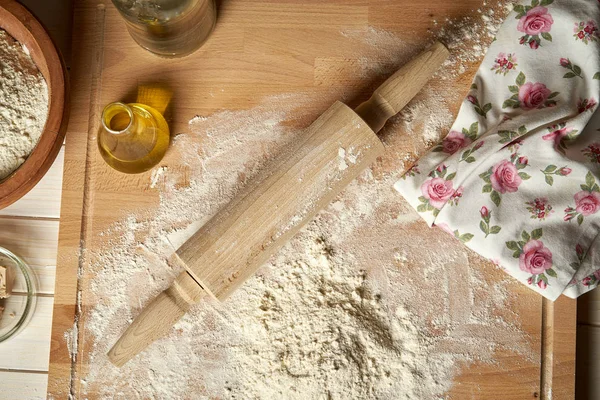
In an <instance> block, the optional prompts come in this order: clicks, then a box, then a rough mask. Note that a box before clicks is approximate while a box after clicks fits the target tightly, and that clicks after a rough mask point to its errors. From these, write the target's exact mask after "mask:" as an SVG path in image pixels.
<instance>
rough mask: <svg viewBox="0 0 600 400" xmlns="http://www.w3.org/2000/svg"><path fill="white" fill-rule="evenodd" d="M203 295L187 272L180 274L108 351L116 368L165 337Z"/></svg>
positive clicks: (204, 294) (203, 292) (204, 293)
mask: <svg viewBox="0 0 600 400" xmlns="http://www.w3.org/2000/svg"><path fill="white" fill-rule="evenodd" d="M206 295H207V293H206V292H205V291H204V290H202V288H200V286H199V285H198V284H197V283H196V281H194V279H193V278H192V277H191V276H190V275H189V274H188V273H187V272H182V273H181V274H180V275H179V276H178V277H177V279H176V280H175V281H174V282H173V284H172V285H171V286H169V288H168V289H166V290H165V291H163V292H161V293H160V294H159V295H158V296H157V297H156V298H155V299H154V300H152V302H151V303H150V304H148V305H147V306H146V307H144V309H143V310H142V312H141V313H140V314H139V315H138V316H137V317H136V318H135V320H134V321H133V323H132V324H131V325H130V326H129V327H128V328H127V330H126V331H125V333H124V334H123V335H122V336H121V337H120V338H119V340H118V341H117V343H115V345H114V346H113V347H112V349H110V351H109V352H108V358H109V359H110V361H111V362H112V363H113V364H114V365H116V366H117V367H121V366H123V365H124V364H125V363H126V362H127V361H128V360H129V359H130V358H131V356H132V354H137V353H139V352H140V351H142V350H144V349H145V348H146V347H147V346H148V345H149V344H150V343H152V342H153V341H155V340H156V339H158V338H160V337H162V336H165V335H166V334H167V333H168V332H169V331H170V330H171V328H172V327H173V325H174V324H175V323H176V322H177V321H179V319H181V317H183V316H184V315H185V313H186V312H187V311H188V310H189V309H190V307H191V306H192V305H194V304H196V303H198V302H199V301H200V300H202V298H204V296H206Z"/></svg>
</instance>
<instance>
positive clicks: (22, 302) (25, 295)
mask: <svg viewBox="0 0 600 400" xmlns="http://www.w3.org/2000/svg"><path fill="white" fill-rule="evenodd" d="M0 265H2V266H4V267H6V268H8V269H11V272H12V276H13V277H14V284H13V290H12V292H13V293H12V295H11V296H10V297H8V298H6V299H0V306H3V307H4V312H3V314H2V316H1V317H0V343H1V342H4V341H5V340H8V339H9V338H11V337H13V336H15V335H16V334H17V333H19V332H21V331H22V330H23V328H25V327H26V326H27V324H28V323H29V321H30V320H31V317H32V316H33V313H34V311H35V306H36V302H37V296H36V292H37V280H36V277H35V275H34V273H33V271H32V270H31V268H30V267H29V265H27V263H26V262H25V261H24V260H23V259H22V258H21V257H19V256H17V255H16V254H14V253H13V252H11V251H10V250H7V249H5V248H4V247H0Z"/></svg>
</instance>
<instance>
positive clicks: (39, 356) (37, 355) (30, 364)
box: [0, 297, 54, 372]
mask: <svg viewBox="0 0 600 400" xmlns="http://www.w3.org/2000/svg"><path fill="white" fill-rule="evenodd" d="M53 304H54V298H52V297H39V298H38V299H37V306H36V309H35V312H34V314H33V317H32V318H31V321H30V322H29V325H27V327H26V328H25V329H23V330H22V331H21V332H20V333H19V334H18V335H17V336H15V337H12V338H10V339H9V340H7V341H5V342H2V343H0V369H22V370H29V371H46V372H47V371H48V364H49V357H50V334H51V328H52V306H53ZM9 318H10V317H9Z"/></svg>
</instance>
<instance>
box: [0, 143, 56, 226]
mask: <svg viewBox="0 0 600 400" xmlns="http://www.w3.org/2000/svg"><path fill="white" fill-rule="evenodd" d="M64 162H65V146H63V147H62V148H61V150H60V153H59V154H58V157H56V160H54V164H52V166H51V167H50V169H49V170H48V172H47V173H46V175H44V177H43V178H42V179H41V180H40V181H39V182H38V184H37V185H36V186H35V187H34V188H33V189H31V191H30V192H29V193H27V194H26V195H25V196H23V197H22V198H20V199H19V200H17V201H16V202H15V203H13V204H11V205H10V206H8V207H6V208H5V209H3V210H0V215H12V216H20V217H45V218H59V217H60V198H61V190H62V178H63V165H64Z"/></svg>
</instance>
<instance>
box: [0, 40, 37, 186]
mask: <svg viewBox="0 0 600 400" xmlns="http://www.w3.org/2000/svg"><path fill="white" fill-rule="evenodd" d="M47 117H48V86H47V85H46V81H45V80H44V76H43V75H42V73H41V72H40V71H39V69H38V68H37V66H36V65H35V63H34V62H33V60H32V59H31V57H30V55H29V50H28V49H27V48H26V47H25V46H24V45H22V44H21V43H19V42H17V41H16V40H15V39H14V38H13V37H12V36H10V35H9V34H8V33H7V32H6V31H4V30H2V29H0V179H4V178H6V177H7V176H9V175H10V174H11V173H12V172H14V171H15V170H16V169H17V168H19V166H20V165H21V164H23V162H25V160H26V159H27V157H28V156H29V154H31V151H32V150H33V148H34V147H35V146H36V145H37V143H38V141H39V139H40V136H41V134H42V131H43V130H44V125H45V123H46V119H47Z"/></svg>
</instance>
